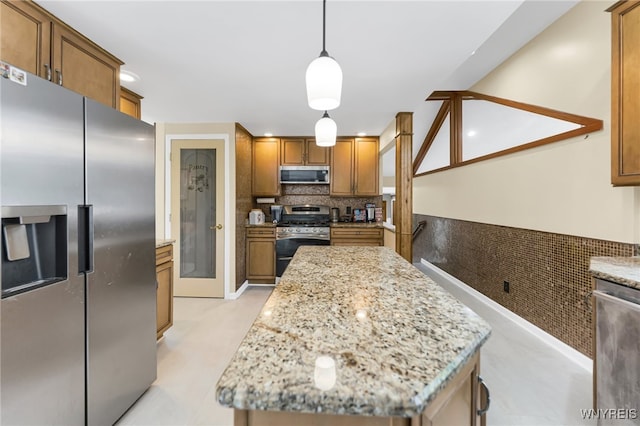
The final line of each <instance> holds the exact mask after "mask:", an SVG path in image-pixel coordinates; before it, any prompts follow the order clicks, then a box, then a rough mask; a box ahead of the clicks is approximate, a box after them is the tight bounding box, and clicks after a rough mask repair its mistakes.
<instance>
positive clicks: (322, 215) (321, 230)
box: [276, 204, 330, 277]
mask: <svg viewBox="0 0 640 426" xmlns="http://www.w3.org/2000/svg"><path fill="white" fill-rule="evenodd" d="M329 210H330V209H329V206H320V205H312V204H302V205H291V206H284V208H283V211H282V219H281V221H280V222H279V223H278V225H277V227H276V276H278V277H281V276H282V274H283V273H284V270H285V269H286V268H287V265H289V261H290V260H291V259H292V258H293V255H294V254H295V253H296V250H298V247H300V246H304V245H306V246H310V245H314V246H319V245H329V243H330V241H329Z"/></svg>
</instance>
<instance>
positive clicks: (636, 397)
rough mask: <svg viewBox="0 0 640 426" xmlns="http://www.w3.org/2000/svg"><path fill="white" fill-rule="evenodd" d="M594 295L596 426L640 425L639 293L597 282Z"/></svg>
mask: <svg viewBox="0 0 640 426" xmlns="http://www.w3.org/2000/svg"><path fill="white" fill-rule="evenodd" d="M593 295H594V296H595V303H596V305H595V309H596V339H595V345H596V346H595V357H596V358H595V370H594V383H595V386H596V389H595V398H596V400H595V408H596V409H598V410H600V411H599V415H598V425H608V424H615V425H618V426H622V425H640V289H634V288H631V287H626V286H623V285H620V284H615V283H612V282H609V281H605V280H601V279H597V280H596V289H595V290H594V291H593Z"/></svg>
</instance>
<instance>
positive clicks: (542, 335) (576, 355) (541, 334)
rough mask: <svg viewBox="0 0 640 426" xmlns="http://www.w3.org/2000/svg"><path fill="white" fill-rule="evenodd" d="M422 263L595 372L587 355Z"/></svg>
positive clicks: (454, 279)
mask: <svg viewBox="0 0 640 426" xmlns="http://www.w3.org/2000/svg"><path fill="white" fill-rule="evenodd" d="M420 263H421V264H422V265H424V266H425V267H427V268H428V269H429V270H431V271H433V272H435V273H436V274H438V276H440V277H441V278H442V279H444V280H446V281H447V282H449V283H451V284H453V285H455V286H456V287H458V288H460V289H461V290H463V291H465V292H466V293H468V294H470V295H471V296H473V297H475V298H476V299H478V300H479V301H481V302H482V303H484V304H485V305H487V306H488V307H490V308H491V309H493V310H494V311H496V312H498V313H499V314H501V315H503V316H504V317H506V318H507V319H509V320H511V321H513V322H514V323H516V324H517V325H518V326H520V327H521V328H523V329H524V330H525V331H527V332H529V333H531V334H532V335H534V336H535V337H537V338H538V339H540V340H542V341H543V342H544V343H546V344H547V345H549V346H551V347H552V348H553V349H555V350H556V351H558V352H560V353H561V354H562V355H564V356H565V357H567V358H569V359H570V360H571V361H573V362H574V363H576V364H577V365H579V366H580V367H582V368H584V369H585V370H587V371H589V372H591V371H592V370H593V360H592V359H591V358H589V357H588V356H586V355H584V354H582V353H581V352H579V351H577V350H575V349H574V348H572V347H571V346H569V345H567V344H566V343H564V342H563V341H561V340H559V339H558V338H556V337H554V336H552V335H551V334H549V333H547V332H546V331H544V330H542V329H541V328H539V327H538V326H536V325H534V324H532V323H530V322H529V321H527V320H526V319H524V318H522V317H521V316H519V315H517V314H515V313H513V312H512V311H510V310H509V309H507V308H505V307H504V306H502V305H501V304H499V303H498V302H495V301H494V300H492V299H490V298H489V297H487V296H485V295H484V294H482V293H480V292H479V291H477V290H476V289H474V288H472V287H470V286H468V285H467V284H465V283H464V282H462V281H460V280H459V279H457V278H456V277H454V276H453V275H451V274H449V273H447V272H445V271H443V270H442V269H440V268H438V267H437V266H435V265H433V264H431V263H429V262H428V261H426V260H425V259H420Z"/></svg>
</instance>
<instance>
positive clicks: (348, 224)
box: [329, 222, 382, 228]
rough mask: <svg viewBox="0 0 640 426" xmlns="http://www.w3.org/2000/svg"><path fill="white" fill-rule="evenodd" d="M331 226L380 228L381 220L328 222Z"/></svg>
mask: <svg viewBox="0 0 640 426" xmlns="http://www.w3.org/2000/svg"><path fill="white" fill-rule="evenodd" d="M329 226H330V227H331V228H382V222H380V223H378V222H371V223H363V222H330V223H329Z"/></svg>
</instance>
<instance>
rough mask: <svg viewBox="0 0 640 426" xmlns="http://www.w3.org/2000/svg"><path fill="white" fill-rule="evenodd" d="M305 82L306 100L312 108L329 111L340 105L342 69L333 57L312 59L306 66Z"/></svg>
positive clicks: (326, 56)
mask: <svg viewBox="0 0 640 426" xmlns="http://www.w3.org/2000/svg"><path fill="white" fill-rule="evenodd" d="M323 53H326V52H323ZM306 82H307V100H308V102H309V106H310V107H311V108H312V109H317V110H319V111H330V110H332V109H335V108H337V107H338V106H340V96H341V94H342V69H340V65H338V63H337V62H336V60H335V59H333V58H332V57H330V56H329V55H325V56H322V55H320V57H318V58H316V59H314V60H313V62H311V63H310V64H309V66H308V67H307V74H306Z"/></svg>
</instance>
